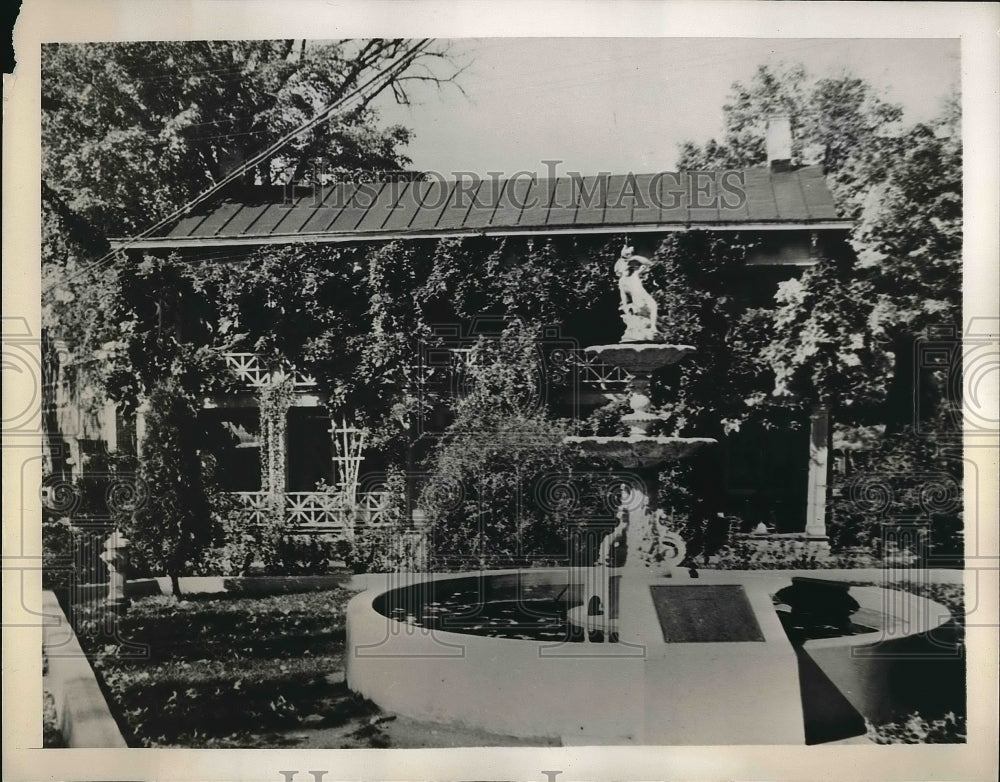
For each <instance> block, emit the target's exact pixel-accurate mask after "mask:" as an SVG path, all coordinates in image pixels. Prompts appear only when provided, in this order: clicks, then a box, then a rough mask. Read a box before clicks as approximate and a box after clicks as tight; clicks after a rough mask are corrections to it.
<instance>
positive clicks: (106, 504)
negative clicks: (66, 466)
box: [42, 451, 145, 591]
mask: <svg viewBox="0 0 1000 782" xmlns="http://www.w3.org/2000/svg"><path fill="white" fill-rule="evenodd" d="M135 469H136V465H135V458H134V457H132V456H129V455H127V454H109V453H107V452H106V451H101V452H99V453H98V454H96V455H95V456H93V457H91V460H90V462H89V463H88V465H87V472H85V473H84V474H83V475H81V476H78V477H77V478H76V479H75V480H74V481H73V482H72V483H67V482H63V481H51V480H50V481H48V482H47V486H46V491H47V493H48V499H47V501H46V502H45V504H44V505H43V507H42V563H43V568H42V584H43V586H44V588H46V589H55V590H60V591H61V590H65V589H69V588H71V587H73V586H79V585H82V584H103V583H106V582H107V578H108V571H107V567H106V566H105V564H104V562H103V561H102V560H101V559H100V554H102V553H103V552H104V541H105V540H106V539H107V538H108V536H109V535H110V534H111V533H112V532H113V531H114V530H115V528H116V527H118V526H120V525H121V524H123V523H124V522H125V521H126V520H127V519H128V516H129V513H130V512H131V509H132V508H133V507H134V506H135V505H136V504H137V503H140V502H143V501H144V499H145V489H144V486H143V484H142V482H141V481H140V480H139V479H138V477H137V475H136V472H135Z"/></svg>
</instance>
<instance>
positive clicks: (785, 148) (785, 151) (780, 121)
mask: <svg viewBox="0 0 1000 782" xmlns="http://www.w3.org/2000/svg"><path fill="white" fill-rule="evenodd" d="M767 162H768V164H769V165H770V166H771V170H772V171H788V170H789V169H790V168H791V167H792V120H791V117H789V116H788V115H787V114H775V115H772V116H770V117H768V118H767Z"/></svg>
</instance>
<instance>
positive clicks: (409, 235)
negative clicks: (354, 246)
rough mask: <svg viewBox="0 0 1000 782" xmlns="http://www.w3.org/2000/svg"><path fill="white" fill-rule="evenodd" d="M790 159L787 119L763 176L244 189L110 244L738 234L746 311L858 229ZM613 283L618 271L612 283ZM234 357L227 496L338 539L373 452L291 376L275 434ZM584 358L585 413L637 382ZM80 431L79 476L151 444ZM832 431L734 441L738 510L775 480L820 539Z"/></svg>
mask: <svg viewBox="0 0 1000 782" xmlns="http://www.w3.org/2000/svg"><path fill="white" fill-rule="evenodd" d="M790 148H791V139H790V134H789V131H788V123H787V121H785V122H780V121H779V122H775V123H773V125H772V130H771V136H770V138H769V139H768V151H769V154H770V156H771V160H770V162H769V164H768V165H766V166H760V167H754V168H747V169H744V170H738V171H719V172H704V171H702V172H676V173H670V172H664V173H657V174H648V175H638V176H637V175H632V174H628V175H617V176H616V175H609V176H591V177H571V176H567V177H557V178H553V179H544V178H537V177H534V176H527V175H525V176H520V177H513V178H509V179H502V178H484V179H480V180H474V181H469V180H461V179H460V180H457V181H441V180H434V179H430V180H420V181H413V180H398V179H386V180H384V181H380V182H373V183H361V184H338V185H332V186H327V187H317V188H301V187H300V188H282V187H243V188H241V189H239V190H230V191H226V192H225V193H224V194H223V196H222V197H221V198H220V199H218V200H214V201H208V202H205V203H203V204H202V205H200V206H198V207H196V208H195V209H193V210H192V211H191V212H189V213H188V214H185V215H184V216H183V217H181V218H180V219H178V220H176V221H174V222H173V223H172V224H168V225H166V226H164V227H163V228H162V229H161V230H159V231H158V232H156V233H153V234H152V235H149V236H145V237H143V238H141V239H139V240H124V239H121V240H114V241H113V245H114V246H117V247H118V248H120V249H122V250H123V251H125V252H127V253H154V254H155V253H162V254H170V253H176V254H178V255H179V256H180V257H181V258H182V259H183V258H185V257H191V258H196V257H204V255H205V253H206V252H209V251H210V252H211V253H212V254H213V255H214V256H215V257H218V258H225V259H233V258H239V257H241V254H244V253H246V252H248V251H249V250H253V249H259V248H267V247H275V246H283V245H289V244H298V243H311V244H315V245H324V244H338V243H372V244H375V243H381V242H387V241H394V240H401V241H434V240H438V239H446V238H453V237H471V236H486V237H511V236H522V237H542V238H545V237H559V236H584V235H593V236H604V237H617V236H628V237H630V240H631V241H634V242H636V243H645V244H646V245H650V246H652V245H653V244H654V243H655V242H657V241H658V240H659V238H661V237H662V236H664V235H665V234H668V233H671V232H677V231H689V230H695V229H700V230H705V231H715V232H735V231H739V232H741V233H742V234H748V233H749V234H752V235H755V236H757V237H759V239H760V242H759V246H758V247H757V249H756V250H754V252H753V253H752V254H751V255H750V256H749V257H748V259H747V261H746V265H747V274H746V278H745V279H746V285H745V288H744V289H743V290H742V291H741V295H743V296H744V297H746V300H747V303H748V304H749V305H754V304H762V303H764V302H766V301H769V300H770V299H771V297H773V294H774V292H775V290H776V286H777V284H778V283H779V282H780V281H782V280H785V279H788V278H790V277H793V276H795V275H796V274H798V273H800V272H801V270H802V268H804V267H807V266H810V265H813V264H815V263H817V262H818V260H819V259H820V258H821V257H823V255H824V251H825V250H826V249H827V248H829V247H832V246H835V245H838V246H839V245H842V244H843V242H844V240H845V238H846V235H847V232H848V231H849V229H850V227H851V224H850V222H849V221H846V220H843V219H841V218H840V216H839V215H838V213H837V210H836V208H835V205H834V201H833V198H832V196H831V194H830V191H829V190H828V188H827V185H826V182H825V179H824V177H823V173H822V171H821V169H820V167H818V166H806V167H794V166H792V165H790V157H791V155H790ZM610 274H611V270H610V269H609V285H610ZM613 328H615V329H617V324H615V325H614V327H613ZM226 360H227V362H228V363H229V365H230V368H231V369H232V371H233V372H234V373H235V375H236V376H237V377H238V378H239V379H240V380H241V381H242V383H243V386H244V388H243V390H242V392H240V393H237V394H230V395H225V396H218V397H214V398H211V399H206V400H205V408H206V411H208V412H206V415H211V416H215V417H217V418H218V420H220V421H222V422H224V423H225V425H226V426H227V427H228V428H229V429H230V431H231V432H232V433H233V434H234V435H235V436H236V437H237V439H238V441H239V444H238V445H237V448H236V450H235V451H234V452H233V453H232V454H230V456H229V459H230V463H229V464H228V465H226V467H228V469H224V470H223V474H224V475H225V476H228V477H227V478H226V483H227V486H226V488H227V489H228V490H229V491H231V492H233V493H234V495H235V496H238V497H239V498H240V499H241V501H242V502H243V503H244V504H245V506H246V508H247V512H248V514H249V516H250V517H251V518H252V517H253V515H254V514H256V513H260V512H263V509H264V508H265V506H266V502H267V498H268V497H269V496H272V497H273V496H275V495H278V496H281V497H283V501H284V507H285V513H286V516H287V518H288V519H289V520H290V521H292V522H294V523H296V524H298V525H300V526H301V528H302V529H303V530H315V531H323V532H328V533H335V534H340V533H342V532H344V530H345V526H344V525H345V523H346V522H345V515H344V512H343V507H342V506H341V505H340V502H341V501H340V500H339V499H338V498H337V495H336V494H335V493H330V492H322V491H317V489H316V486H317V483H318V482H320V481H325V482H326V483H335V482H337V481H338V480H339V481H344V480H345V479H344V476H346V475H352V474H353V475H357V474H358V473H359V472H360V473H364V470H365V468H366V465H367V464H369V463H370V462H371V459H372V458H373V456H374V458H375V459H376V460H377V454H376V455H368V454H365V453H364V451H363V446H362V444H361V443H360V442H359V440H358V438H357V433H356V432H355V431H354V430H353V428H352V427H351V425H350V422H349V420H347V419H346V418H341V419H340V420H337V419H336V418H335V419H334V420H332V421H331V418H330V415H329V412H328V411H327V409H326V407H325V401H326V400H325V399H324V397H323V395H322V394H321V393H319V390H318V388H317V384H316V382H315V381H314V379H312V378H310V377H308V376H307V375H304V374H302V373H301V372H296V371H295V370H294V368H289V370H288V372H289V373H290V374H291V376H292V382H293V384H294V389H295V395H294V400H293V403H292V407H291V409H290V411H289V414H288V418H287V421H285V423H284V425H282V426H280V427H279V428H278V429H277V430H275V431H270V430H268V429H267V427H268V426H270V424H267V422H265V423H264V424H263V426H264V429H262V422H261V420H260V415H259V414H258V411H257V409H258V402H259V391H260V389H262V388H264V387H266V386H268V385H269V384H270V383H271V382H272V381H273V379H274V378H273V377H272V375H271V373H270V372H269V371H268V370H266V369H265V368H264V367H263V366H262V365H261V363H260V362H259V360H258V358H257V357H256V356H255V355H253V354H251V353H231V354H227V355H226ZM575 360H576V361H577V366H578V369H579V378H580V381H581V383H582V385H583V388H584V390H588V389H589V390H590V392H591V393H590V394H589V395H585V400H584V401H585V402H586V403H588V404H593V403H595V402H601V401H604V399H605V398H606V397H605V395H606V394H607V393H609V392H610V393H613V392H614V391H615V389H616V388H621V387H622V386H623V384H624V382H625V381H626V379H627V378H625V377H623V376H621V373H620V370H615V369H613V368H611V367H606V366H602V365H598V364H595V363H594V362H593V361H591V360H589V359H587V357H586V356H585V355H583V354H582V351H581V352H580V353H579V354H577V356H576V359H575ZM140 412H141V411H140ZM85 418H86V420H85V421H84V420H83V419H80V421H78V422H77V423H76V424H74V423H73V422H72V421H67V420H64V421H61V422H59V423H58V425H57V428H58V429H59V430H60V435H59V436H60V437H61V438H62V439H63V440H64V441H66V442H67V443H68V447H67V452H68V453H69V455H70V457H69V459H70V462H72V463H74V464H71V465H70V469H71V470H73V471H76V470H78V469H79V464H80V461H81V459H82V458H84V456H85V452H86V450H87V449H92V448H94V447H95V443H96V442H99V441H103V442H104V443H105V444H106V445H107V447H109V448H110V449H114V448H115V447H117V445H118V441H119V440H121V439H129V438H134V439H135V440H136V441H137V442H139V443H141V439H142V432H143V421H142V416H141V414H140V415H139V416H138V418H137V420H136V421H135V425H134V430H135V431H134V432H126V434H124V435H123V431H125V429H123V427H126V423H127V422H122V421H121V420H116V418H117V416H116V412H115V410H114V408H113V406H105V407H104V408H102V409H100V410H97V411H94V414H93V415H91V416H89V417H85ZM126 428H127V427H126ZM330 433H332V434H333V437H331V436H330ZM830 434H831V424H830V420H829V412H828V411H827V410H825V409H821V408H817V409H816V410H814V411H813V414H812V416H811V420H810V425H809V427H807V428H806V429H805V430H804V431H803V433H802V434H801V435H798V434H794V433H771V434H769V435H767V436H764V435H761V434H759V433H758V434H757V435H752V436H745V437H742V438H741V437H735V438H732V442H728V443H727V444H725V449H726V464H727V465H728V466H727V470H728V471H729V478H730V479H729V480H728V491H730V493H732V494H735V495H739V494H740V493H741V492H742V493H743V494H744V495H746V496H744V497H743V500H742V501H744V502H752V501H754V497H755V495H756V494H759V493H760V487H759V484H760V483H761V481H762V480H764V478H763V477H762V476H765V475H770V476H772V477H771V484H770V488H769V490H768V491H769V492H770V494H768V495H767V496H766V497H763V498H762V497H759V496H758V497H756V500H757V501H758V502H764V503H766V504H769V505H771V506H772V507H778V508H779V512H778V514H777V528H778V531H779V532H786V533H796V534H799V535H801V534H803V533H804V534H805V535H806V536H807V537H808V538H812V539H817V540H823V539H825V533H826V530H825V503H826V484H827V473H828V470H829V464H828V459H829V441H830ZM140 447H141V446H140ZM366 457H367V458H366ZM74 465H75V466H74ZM63 469H65V466H63ZM774 475H778V476H780V479H779V480H774V478H773V476H774ZM258 476H259V477H258ZM363 488H364V487H363ZM748 498H749V499H748ZM383 500H384V497H383V496H382V495H381V494H380V492H379V491H378V490H377V489H374V488H373V489H372V490H371V491H363V492H362V493H361V495H360V497H359V502H360V504H361V507H362V508H363V509H366V512H367V513H368V517H369V519H370V520H371V521H372V522H373V523H375V522H377V520H378V515H379V512H380V508H381V507H382V506H383Z"/></svg>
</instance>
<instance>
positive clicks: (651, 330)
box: [615, 245, 659, 342]
mask: <svg viewBox="0 0 1000 782" xmlns="http://www.w3.org/2000/svg"><path fill="white" fill-rule="evenodd" d="M652 264H653V262H652V261H651V260H649V258H646V257H644V256H642V255H636V254H635V252H634V248H632V247H629V246H628V245H625V246H624V247H623V248H622V253H621V255H620V256H619V257H618V260H617V261H615V274H617V275H618V292H619V293H620V294H621V306H620V307H619V309H620V310H621V313H622V320H623V321H624V322H625V334H624V336H623V337H622V340H623V341H624V342H647V341H651V340H654V339H656V337H657V336H658V334H659V332H658V330H657V326H656V321H657V317H658V309H657V305H656V301H655V299H653V297H652V296H650V295H649V292H648V291H647V290H646V289H645V288H644V287H643V286H642V275H643V273H644V272H645V271H646V269H648V268H649V267H650V266H652Z"/></svg>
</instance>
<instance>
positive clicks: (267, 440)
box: [258, 373, 295, 498]
mask: <svg viewBox="0 0 1000 782" xmlns="http://www.w3.org/2000/svg"><path fill="white" fill-rule="evenodd" d="M294 396H295V385H294V382H293V380H292V377H291V376H290V375H284V374H280V373H275V375H274V376H273V382H272V383H270V384H269V385H265V386H263V387H262V388H261V389H260V393H259V395H258V405H259V408H260V437H261V460H260V470H261V472H260V485H261V489H262V490H263V491H265V492H267V493H268V494H270V495H271V496H272V497H278V498H280V497H281V495H282V494H283V493H284V491H285V486H284V483H283V476H284V472H285V471H284V465H285V430H286V429H287V428H288V409H289V408H290V407H291V406H292V400H293V398H294ZM279 481H281V483H279Z"/></svg>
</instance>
